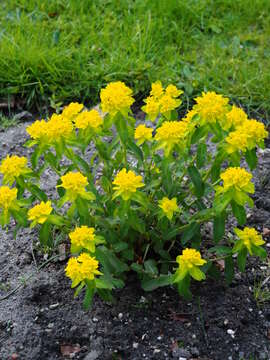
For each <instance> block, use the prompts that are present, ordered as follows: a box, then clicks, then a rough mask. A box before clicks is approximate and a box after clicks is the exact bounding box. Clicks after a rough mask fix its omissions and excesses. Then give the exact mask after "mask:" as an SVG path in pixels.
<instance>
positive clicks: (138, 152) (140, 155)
mask: <svg viewBox="0 0 270 360" xmlns="http://www.w3.org/2000/svg"><path fill="white" fill-rule="evenodd" d="M126 145H127V148H128V149H129V150H131V151H132V153H133V154H134V155H135V156H136V158H137V159H138V160H139V161H143V152H142V150H141V149H140V148H139V147H138V146H137V145H136V144H135V143H134V142H133V141H132V140H130V139H128V141H127V143H126Z"/></svg>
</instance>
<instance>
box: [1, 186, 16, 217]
mask: <svg viewBox="0 0 270 360" xmlns="http://www.w3.org/2000/svg"><path fill="white" fill-rule="evenodd" d="M17 192H18V190H17V189H10V188H9V187H8V186H0V209H3V211H4V213H7V212H8V210H9V209H11V208H12V206H13V205H14V204H15V201H16V199H17Z"/></svg>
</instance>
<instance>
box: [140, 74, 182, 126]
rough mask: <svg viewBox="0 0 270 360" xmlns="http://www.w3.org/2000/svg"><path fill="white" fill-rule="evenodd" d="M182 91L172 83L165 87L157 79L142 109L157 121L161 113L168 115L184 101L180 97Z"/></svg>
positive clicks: (151, 118) (152, 119)
mask: <svg viewBox="0 0 270 360" xmlns="http://www.w3.org/2000/svg"><path fill="white" fill-rule="evenodd" d="M182 93H183V91H182V90H179V89H177V87H176V86H174V85H172V84H170V85H168V86H167V88H166V89H163V87H162V84H161V82H160V81H157V82H155V83H153V84H152V89H151V92H150V96H148V97H147V98H146V99H145V100H144V102H145V105H144V106H143V107H142V110H143V111H144V112H145V113H146V114H147V115H148V118H149V119H150V120H151V121H155V119H156V118H157V117H158V115H159V113H161V114H163V115H165V116H166V117H168V116H169V114H170V112H171V111H172V110H174V109H176V108H177V107H179V106H180V105H181V102H182V101H181V100H180V99H178V97H179V96H180V95H181V94H182Z"/></svg>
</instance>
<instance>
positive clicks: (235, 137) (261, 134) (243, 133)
mask: <svg viewBox="0 0 270 360" xmlns="http://www.w3.org/2000/svg"><path fill="white" fill-rule="evenodd" d="M267 136H268V132H267V131H266V130H265V126H264V124H262V123H260V122H259V121H256V120H246V121H245V122H243V124H242V125H240V126H238V128H237V129H236V130H235V131H232V132H230V133H229V135H228V136H227V137H226V139H225V141H226V143H227V146H226V151H227V152H228V153H229V154H231V153H233V152H236V151H242V152H245V151H246V150H252V149H254V148H255V147H256V145H258V146H261V147H262V145H263V141H264V139H265V138H267Z"/></svg>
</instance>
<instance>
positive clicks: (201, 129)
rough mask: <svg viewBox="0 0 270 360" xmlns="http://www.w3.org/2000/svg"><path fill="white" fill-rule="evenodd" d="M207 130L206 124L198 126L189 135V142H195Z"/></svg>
mask: <svg viewBox="0 0 270 360" xmlns="http://www.w3.org/2000/svg"><path fill="white" fill-rule="evenodd" d="M207 132H208V129H207V127H206V126H200V127H198V128H197V129H196V130H195V131H194V133H193V135H192V137H191V144H197V143H198V142H199V140H200V139H201V138H203V137H204V136H205V135H206V134H207Z"/></svg>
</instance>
